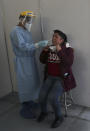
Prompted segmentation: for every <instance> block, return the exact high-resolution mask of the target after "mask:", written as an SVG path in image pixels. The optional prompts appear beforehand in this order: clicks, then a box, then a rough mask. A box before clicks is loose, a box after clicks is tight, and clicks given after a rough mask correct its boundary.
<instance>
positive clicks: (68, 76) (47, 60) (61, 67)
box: [38, 30, 76, 128]
mask: <svg viewBox="0 0 90 131" xmlns="http://www.w3.org/2000/svg"><path fill="white" fill-rule="evenodd" d="M52 44H53V45H52V46H47V47H45V48H44V49H43V51H42V52H41V54H40V61H41V63H43V64H46V70H45V81H44V84H43V86H42V88H41V91H40V96H39V102H40V107H41V113H40V116H39V117H38V122H41V121H43V120H44V119H45V117H46V115H47V100H48V96H49V98H50V103H51V105H52V108H53V110H54V112H55V120H54V121H53V123H52V125H51V127H52V128H56V127H58V126H59V125H60V124H61V123H62V122H63V115H62V113H61V105H60V99H59V98H60V96H61V95H62V93H63V91H68V90H70V89H73V88H75V87H76V82H75V79H74V76H73V74H72V69H71V66H72V64H73V60H74V54H73V49H72V48H71V47H70V46H69V45H67V36H66V35H65V34H64V33H63V32H62V31H59V30H54V34H53V37H52Z"/></svg>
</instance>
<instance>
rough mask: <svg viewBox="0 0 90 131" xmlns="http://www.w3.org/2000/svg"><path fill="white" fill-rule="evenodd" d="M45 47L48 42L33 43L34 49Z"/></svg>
mask: <svg viewBox="0 0 90 131" xmlns="http://www.w3.org/2000/svg"><path fill="white" fill-rule="evenodd" d="M47 45H48V40H43V41H39V42H37V43H35V47H36V48H39V47H45V46H47Z"/></svg>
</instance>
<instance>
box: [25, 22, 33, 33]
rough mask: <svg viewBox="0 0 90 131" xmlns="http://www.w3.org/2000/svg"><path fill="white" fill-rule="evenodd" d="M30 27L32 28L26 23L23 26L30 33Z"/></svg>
mask: <svg viewBox="0 0 90 131" xmlns="http://www.w3.org/2000/svg"><path fill="white" fill-rule="evenodd" d="M31 26H32V24H30V23H26V24H25V28H26V29H27V30H28V31H29V32H30V31H31Z"/></svg>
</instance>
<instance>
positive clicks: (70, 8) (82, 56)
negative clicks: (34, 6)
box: [41, 0, 90, 107]
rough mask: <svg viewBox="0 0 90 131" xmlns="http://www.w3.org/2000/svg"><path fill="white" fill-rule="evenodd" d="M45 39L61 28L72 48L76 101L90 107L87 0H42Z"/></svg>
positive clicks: (89, 41)
mask: <svg viewBox="0 0 90 131" xmlns="http://www.w3.org/2000/svg"><path fill="white" fill-rule="evenodd" d="M41 7H42V16H43V22H44V24H43V26H44V38H46V39H47V38H48V39H50V38H51V34H50V32H52V30H53V29H60V30H62V31H64V32H65V33H66V34H67V36H68V38H69V42H70V43H71V45H72V47H73V48H74V49H75V60H74V65H73V72H74V75H75V78H76V82H77V88H76V89H74V90H73V96H74V100H75V102H76V103H78V104H80V105H84V106H89V107H90V69H89V68H90V2H89V1H88V0H55V1H54V0H41Z"/></svg>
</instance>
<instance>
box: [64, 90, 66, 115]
mask: <svg viewBox="0 0 90 131" xmlns="http://www.w3.org/2000/svg"><path fill="white" fill-rule="evenodd" d="M64 106H65V117H67V93H66V92H65V93H64Z"/></svg>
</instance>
